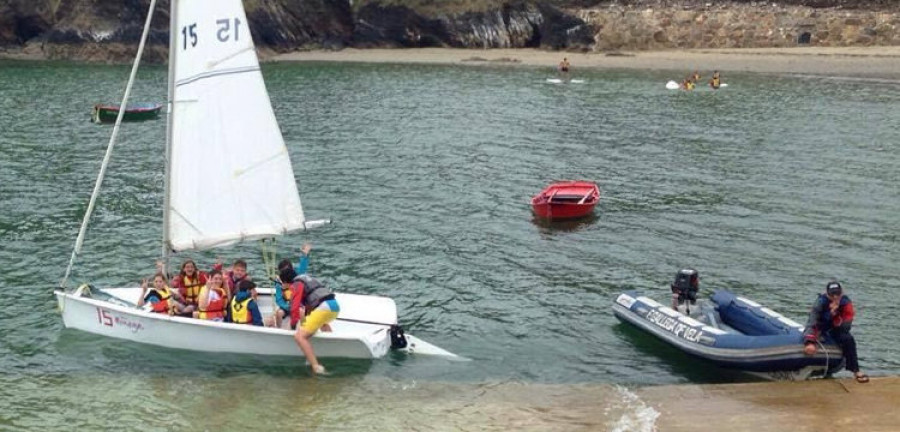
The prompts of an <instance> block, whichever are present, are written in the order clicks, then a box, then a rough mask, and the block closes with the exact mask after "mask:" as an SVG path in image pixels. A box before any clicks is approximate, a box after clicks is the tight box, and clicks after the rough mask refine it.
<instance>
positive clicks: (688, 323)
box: [613, 289, 844, 381]
mask: <svg viewBox="0 0 900 432" xmlns="http://www.w3.org/2000/svg"><path fill="white" fill-rule="evenodd" d="M673 291H675V290H674V289H673ZM691 303H692V302H687V303H686V305H687V307H686V308H684V310H682V307H680V306H679V307H678V309H679V310H676V309H673V308H672V307H670V306H666V305H663V304H660V303H658V302H656V301H654V300H653V299H650V298H648V297H645V296H642V295H640V294H639V293H637V292H636V291H628V292H624V293H622V294H620V295H619V296H618V297H617V298H616V301H615V304H614V305H613V312H614V313H615V315H616V317H617V318H619V319H620V320H622V321H623V322H627V323H630V324H633V325H635V326H637V327H638V328H640V329H641V330H644V331H646V332H648V333H650V334H652V335H654V336H656V337H658V338H660V339H662V340H663V341H665V342H667V343H669V344H671V345H674V346H675V347H677V348H678V349H680V350H682V351H684V352H686V353H688V354H690V355H692V356H695V357H699V358H702V359H705V360H708V361H710V362H712V363H715V364H716V365H718V366H721V367H724V368H729V369H737V370H741V371H744V372H748V373H751V374H754V375H757V376H761V377H764V378H767V379H773V380H794V381H797V380H805V379H808V378H811V377H818V376H826V375H830V374H832V373H834V372H837V371H839V370H840V369H841V368H843V366H844V365H843V357H842V355H841V349H840V348H839V347H838V346H837V345H836V344H834V342H833V341H829V340H826V341H825V342H824V343H823V344H822V345H821V346H820V347H819V349H818V350H817V352H816V354H814V355H806V354H804V353H803V326H802V325H801V324H799V323H797V322H795V321H792V320H790V319H788V318H786V317H784V316H783V315H781V314H779V313H777V312H775V311H773V310H771V309H768V308H766V307H763V306H762V305H760V304H758V303H756V302H754V301H752V300H748V299H746V298H743V297H740V296H737V295H735V294H733V293H731V292H729V291H724V290H720V291H715V292H714V293H713V295H712V298H711V300H710V301H709V302H708V303H706V302H704V301H702V300H701V301H696V302H695V303H694V304H693V305H692V304H691Z"/></svg>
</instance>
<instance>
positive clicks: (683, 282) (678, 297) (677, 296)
mask: <svg viewBox="0 0 900 432" xmlns="http://www.w3.org/2000/svg"><path fill="white" fill-rule="evenodd" d="M698 291H700V275H699V274H698V273H697V270H694V269H683V270H681V271H679V272H678V274H676V275H675V282H672V303H673V308H675V307H677V306H678V305H680V304H684V303H688V302H690V304H696V303H697V292H698Z"/></svg>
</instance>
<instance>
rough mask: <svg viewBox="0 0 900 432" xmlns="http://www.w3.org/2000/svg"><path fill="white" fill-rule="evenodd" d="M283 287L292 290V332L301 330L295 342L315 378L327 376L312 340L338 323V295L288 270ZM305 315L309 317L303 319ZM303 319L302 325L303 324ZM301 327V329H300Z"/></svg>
mask: <svg viewBox="0 0 900 432" xmlns="http://www.w3.org/2000/svg"><path fill="white" fill-rule="evenodd" d="M279 276H280V277H281V283H282V284H285V285H290V289H291V292H292V294H291V328H297V332H296V333H294V341H295V342H297V346H298V347H300V350H301V351H303V355H304V356H306V360H307V361H308V362H309V366H310V368H312V371H313V373H315V374H324V373H325V367H324V366H322V365H321V364H319V360H318V359H317V358H316V353H315V351H313V347H312V344H311V343H310V342H309V339H310V338H311V337H313V335H314V334H316V332H317V331H319V330H320V329H321V330H322V331H326V332H328V331H331V326H330V325H329V324H328V323H330V322H331V321H334V320H335V319H336V318H337V316H338V313H339V312H340V311H341V308H340V306H339V305H338V302H337V299H336V298H335V296H334V293H332V292H331V290H329V289H328V288H326V287H325V285H323V284H322V283H320V282H319V281H318V280H316V279H314V278H312V277H309V276H307V275H297V273H296V272H295V271H294V269H293V268H291V267H290V266H287V267H286V268H285V269H284V270H282V271H281V273H280V275H279ZM304 315H305V316H306V317H305V319H303V317H304ZM301 319H302V321H303V322H302V324H301V323H300V321H301ZM298 324H299V326H298Z"/></svg>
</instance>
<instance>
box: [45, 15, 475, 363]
mask: <svg viewBox="0 0 900 432" xmlns="http://www.w3.org/2000/svg"><path fill="white" fill-rule="evenodd" d="M155 3H156V1H155V0H152V1H151V3H150V13H148V18H147V22H146V24H145V27H144V33H143V35H142V39H141V43H140V46H139V48H138V54H137V58H136V59H135V63H134V66H133V68H132V72H131V79H130V80H129V82H128V86H127V87H126V90H125V95H124V97H123V101H122V104H121V106H127V101H128V95H129V93H130V89H131V86H132V84H133V82H134V76H135V73H136V71H137V66H138V64H139V59H140V55H141V52H142V51H143V47H144V44H145V43H146V38H147V33H148V30H149V28H150V17H151V16H152V15H153V14H152V12H153V8H154V7H155ZM246 23H247V17H246V15H245V13H244V8H243V4H242V2H241V0H180V1H174V0H173V1H172V2H171V10H170V24H171V27H170V32H169V34H170V35H171V37H172V39H171V41H170V45H169V72H170V73H169V97H168V99H169V101H171V103H170V106H169V109H168V113H169V116H168V121H167V134H166V138H167V139H166V154H165V155H164V157H163V155H160V157H161V158H162V159H163V160H165V161H166V176H165V177H164V179H165V189H164V195H163V196H164V198H163V209H164V210H163V248H162V250H163V258H164V259H167V258H168V256H169V254H171V253H175V252H182V251H188V250H199V249H209V248H215V247H223V246H227V245H231V244H234V243H237V242H243V241H250V240H265V239H270V238H274V237H277V236H280V235H283V234H285V233H289V232H294V231H298V230H306V229H311V228H315V227H318V226H321V225H324V224H326V223H328V221H325V220H318V221H310V220H307V219H306V218H305V216H304V214H303V208H302V207H301V204H300V196H299V193H298V191H297V184H296V181H295V179H294V172H293V168H292V165H291V160H290V158H289V155H288V151H287V148H286V146H285V144H284V140H283V138H282V135H281V130H280V129H279V127H278V123H277V122H276V119H275V114H274V112H273V110H272V106H271V103H270V101H269V95H268V93H267V91H266V88H265V84H264V82H263V79H262V74H261V73H260V70H259V63H258V60H257V57H256V50H255V49H254V46H253V41H252V40H251V38H250V32H249V31H247V28H246ZM118 129H119V128H118V127H116V128H114V129H113V135H112V136H111V138H110V143H109V149H108V150H107V152H106V156H105V158H104V160H103V163H102V165H101V168H100V174H99V175H98V178H97V182H96V184H95V187H94V192H93V194H92V195H91V200H90V203H89V204H88V210H87V212H86V213H85V217H84V221H83V223H82V225H81V229H80V231H79V233H78V238H77V239H76V241H75V248H74V250H73V252H72V256H71V259H70V261H69V266H68V267H67V268H66V273H65V276H64V277H63V279H62V282H61V283H60V286H61V287H62V288H63V289H60V290H57V291H55V294H56V298H57V301H58V305H59V309H60V311H61V313H62V319H63V323H64V324H65V326H66V327H67V328H74V329H79V330H83V331H86V332H89V333H93V334H98V335H102V336H108V337H113V338H119V339H126V340H130V341H134V342H140V343H145V344H151V345H157V346H163V347H169V348H178V349H185V350H192V351H202V352H229V353H245V354H252V355H284V356H302V355H303V354H302V352H301V351H300V349H299V348H298V347H297V345H296V343H294V340H293V333H294V332H292V331H290V330H286V329H280V328H268V327H256V326H252V325H243V324H231V323H224V322H213V321H207V320H200V319H194V318H186V317H179V316H169V315H167V314H160V313H154V312H151V311H148V310H145V309H143V308H137V307H136V303H137V301H138V297H139V296H140V295H141V289H140V288H138V287H128V288H102V287H100V288H97V287H91V286H89V285H81V286H79V287H78V288H76V289H74V290H68V289H65V287H66V283H67V281H68V278H69V275H70V272H71V270H72V267H73V265H74V263H75V260H76V258H77V256H78V253H79V252H80V249H81V246H82V242H83V240H84V235H85V233H86V231H87V225H88V221H89V220H90V215H91V212H92V210H93V208H94V205H95V203H96V200H97V196H98V193H99V190H100V185H102V183H103V174H104V173H105V171H106V167H107V166H108V164H109V159H110V156H111V154H112V149H113V147H114V144H115V137H116V136H115V134H116V132H117V131H118ZM197 161H203V163H197ZM235 197H244V200H243V202H242V203H238V202H237V201H235ZM270 261H271V260H270ZM272 264H273V266H274V263H272ZM337 300H338V302H339V303H340V307H341V311H340V315H339V317H338V319H337V320H336V321H334V322H333V323H332V325H331V327H332V329H333V331H331V332H322V331H320V332H318V333H317V334H316V335H315V336H314V337H313V338H312V339H311V343H312V345H313V347H314V349H315V351H316V354H317V356H319V357H348V358H378V357H382V356H384V355H385V354H386V353H387V352H388V350H389V348H391V347H392V346H393V347H396V348H398V349H402V350H405V351H408V352H415V353H418V354H428V355H440V356H446V357H451V358H457V356H456V355H454V354H453V353H450V352H448V351H446V350H443V349H441V348H439V347H436V346H434V345H431V344H429V343H427V342H424V341H422V340H420V339H417V338H415V337H413V336H410V335H406V336H405V338H404V337H403V333H402V331H401V330H399V328H398V327H395V325H396V324H397V308H396V305H395V304H394V301H393V300H392V299H390V298H384V297H377V296H367V295H352V294H342V293H339V294H337ZM271 303H272V299H271V291H270V290H266V289H260V290H259V304H260V305H259V306H260V311H261V312H262V313H264V314H271V311H272V309H273V308H272V307H271Z"/></svg>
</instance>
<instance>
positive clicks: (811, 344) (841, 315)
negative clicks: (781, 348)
mask: <svg viewBox="0 0 900 432" xmlns="http://www.w3.org/2000/svg"><path fill="white" fill-rule="evenodd" d="M853 316H854V311H853V302H851V301H850V297H847V296H845V295H844V291H843V288H842V287H841V284H840V283H839V282H838V281H835V280H833V281H831V282H828V285H826V286H825V293H824V294H819V296H818V297H817V298H816V302H815V303H814V304H813V307H812V311H810V313H809V321H807V323H806V330H804V331H803V335H804V342H803V343H804V345H805V346H804V347H803V352H805V353H806V355H813V354H815V353H816V344H818V343H820V342H819V341H820V339H821V338H822V337H823V336H824V335H826V334H828V335H831V338H832V339H834V341H835V342H837V344H838V345H839V346H840V347H841V351H842V352H843V353H844V360H845V361H846V368H847V370H848V371H850V372H853V376H854V377H855V378H856V381H857V382H861V383H866V382H869V376H868V375H866V374H865V373H863V372H861V371H860V370H859V360H858V359H857V357H856V339H854V338H853V335H851V334H850V326H851V325H852V324H853Z"/></svg>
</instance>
